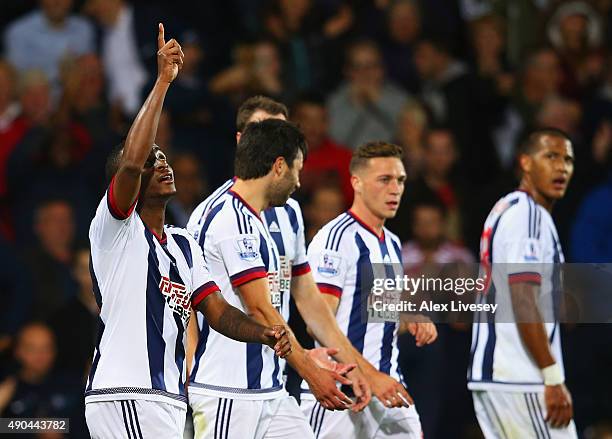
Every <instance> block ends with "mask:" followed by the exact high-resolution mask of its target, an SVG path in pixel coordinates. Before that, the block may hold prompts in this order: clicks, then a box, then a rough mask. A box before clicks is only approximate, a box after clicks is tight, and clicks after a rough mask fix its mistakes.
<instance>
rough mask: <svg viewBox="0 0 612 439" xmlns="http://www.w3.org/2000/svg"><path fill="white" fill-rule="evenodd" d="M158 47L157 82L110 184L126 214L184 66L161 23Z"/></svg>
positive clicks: (131, 132) (139, 113)
mask: <svg viewBox="0 0 612 439" xmlns="http://www.w3.org/2000/svg"><path fill="white" fill-rule="evenodd" d="M157 48H158V52H157V80H156V81H155V85H154V86H153V89H152V90H151V92H150V93H149V96H148V97H147V99H146V101H145V102H144V104H143V105H142V107H141V108H140V111H139V112H138V115H137V116H136V118H135V119H134V122H133V123H132V126H131V128H130V131H129V132H128V135H127V137H126V139H125V146H124V147H123V153H122V155H121V159H120V162H119V168H118V170H117V173H116V174H115V178H114V181H113V196H114V200H115V202H116V204H117V207H118V208H119V209H120V210H121V211H122V212H127V211H128V210H129V209H130V207H131V206H132V205H133V204H134V202H135V201H136V198H137V197H138V192H139V191H140V183H141V175H142V172H143V168H144V166H145V163H146V161H147V158H148V157H149V155H150V153H151V148H152V147H153V143H154V141H155V136H156V134H157V124H158V121H159V115H160V114H161V111H162V107H163V104H164V98H165V97H166V92H167V91H168V87H169V86H170V83H171V82H172V81H173V80H174V78H176V76H177V75H178V72H179V70H180V69H181V67H182V65H183V56H184V55H183V51H182V49H181V46H180V45H179V43H178V42H177V41H176V40H175V39H174V38H173V39H171V40H170V41H168V42H167V43H166V42H165V39H164V26H163V24H161V23H160V24H159V32H158V35H157Z"/></svg>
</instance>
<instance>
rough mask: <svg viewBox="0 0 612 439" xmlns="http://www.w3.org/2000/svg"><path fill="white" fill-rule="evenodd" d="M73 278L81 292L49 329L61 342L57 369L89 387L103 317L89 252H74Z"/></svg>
mask: <svg viewBox="0 0 612 439" xmlns="http://www.w3.org/2000/svg"><path fill="white" fill-rule="evenodd" d="M72 275H73V276H74V279H75V280H76V282H77V284H78V292H77V294H76V295H75V296H74V297H72V298H71V299H69V300H68V301H67V302H66V303H65V304H64V305H63V306H62V307H61V308H60V309H58V310H57V312H55V313H54V314H53V315H52V316H51V317H50V319H49V325H50V327H51V328H52V329H53V332H54V333H55V336H56V340H57V362H56V367H57V368H58V369H59V370H61V371H63V372H66V373H69V374H71V376H73V377H74V378H75V380H81V382H83V383H85V378H86V373H87V371H88V370H89V367H90V366H91V357H92V354H93V351H94V346H95V337H96V327H97V322H98V314H99V308H98V305H97V304H96V299H95V296H94V289H93V283H92V278H91V275H90V272H89V248H87V247H81V248H79V249H77V250H76V251H75V252H74V260H73V262H72ZM75 328H78V331H75Z"/></svg>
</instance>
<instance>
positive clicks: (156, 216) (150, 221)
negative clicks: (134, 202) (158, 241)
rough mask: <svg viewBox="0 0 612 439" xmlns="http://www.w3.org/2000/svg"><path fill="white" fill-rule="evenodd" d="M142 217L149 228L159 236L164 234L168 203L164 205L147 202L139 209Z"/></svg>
mask: <svg viewBox="0 0 612 439" xmlns="http://www.w3.org/2000/svg"><path fill="white" fill-rule="evenodd" d="M138 215H140V219H142V222H143V223H145V225H146V226H147V228H148V229H149V230H151V231H153V232H154V233H155V235H157V236H158V237H161V238H163V236H164V222H165V220H166V204H165V203H164V204H163V205H162V206H158V205H151V204H149V203H145V204H144V205H143V206H142V209H140V210H139V211H138Z"/></svg>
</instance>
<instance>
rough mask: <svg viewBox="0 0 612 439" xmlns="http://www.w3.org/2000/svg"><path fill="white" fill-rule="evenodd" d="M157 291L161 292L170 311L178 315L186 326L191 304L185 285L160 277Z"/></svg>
mask: <svg viewBox="0 0 612 439" xmlns="http://www.w3.org/2000/svg"><path fill="white" fill-rule="evenodd" d="M159 291H161V292H162V294H163V295H164V297H165V298H166V302H167V303H168V305H169V306H170V309H171V310H172V311H173V312H175V313H176V314H178V315H179V317H180V318H181V320H183V322H184V323H185V325H186V324H187V322H188V321H189V316H190V315H191V303H190V300H189V299H190V297H189V296H190V295H189V293H188V292H187V288H185V285H183V284H179V283H177V282H172V281H171V280H170V279H169V278H167V277H166V276H162V278H161V280H160V281H159Z"/></svg>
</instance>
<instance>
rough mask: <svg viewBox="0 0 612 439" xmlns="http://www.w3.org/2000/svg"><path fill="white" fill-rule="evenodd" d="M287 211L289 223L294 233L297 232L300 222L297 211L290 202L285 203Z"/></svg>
mask: <svg viewBox="0 0 612 439" xmlns="http://www.w3.org/2000/svg"><path fill="white" fill-rule="evenodd" d="M285 211H286V212H287V216H288V217H289V223H290V224H291V229H292V230H293V233H296V234H297V232H298V229H299V228H300V225H299V223H298V217H297V213H296V212H295V209H294V208H293V207H291V206H290V205H289V204H285Z"/></svg>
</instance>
